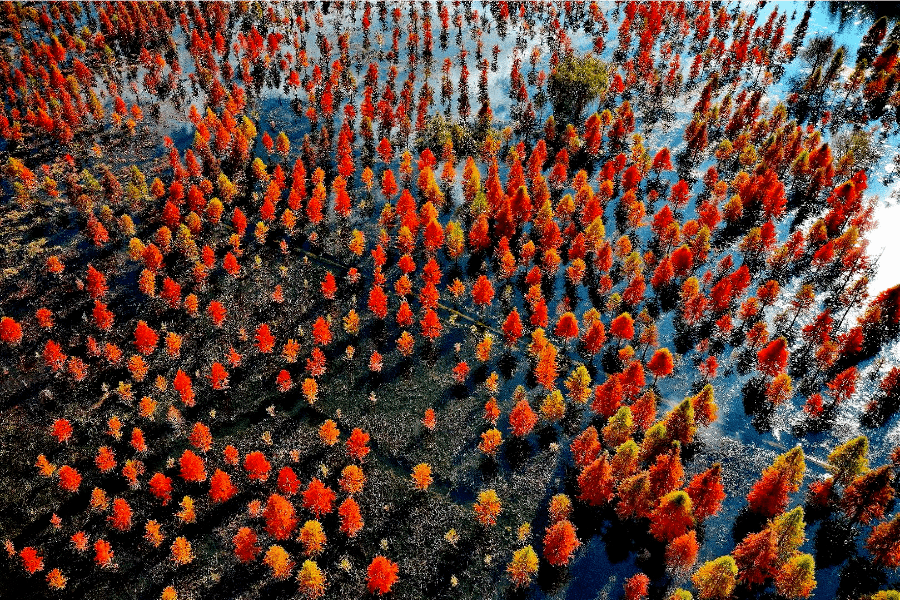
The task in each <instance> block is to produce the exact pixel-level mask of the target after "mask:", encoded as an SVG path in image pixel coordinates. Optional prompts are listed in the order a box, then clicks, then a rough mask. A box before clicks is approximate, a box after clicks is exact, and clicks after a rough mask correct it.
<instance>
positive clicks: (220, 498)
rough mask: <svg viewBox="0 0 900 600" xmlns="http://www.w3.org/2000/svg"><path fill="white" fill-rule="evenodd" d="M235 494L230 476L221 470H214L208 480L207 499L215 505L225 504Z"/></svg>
mask: <svg viewBox="0 0 900 600" xmlns="http://www.w3.org/2000/svg"><path fill="white" fill-rule="evenodd" d="M236 493H237V488H236V487H234V485H232V483H231V476H229V475H228V473H226V472H225V471H223V470H221V469H216V472H215V473H213V476H212V477H211V478H210V480H209V498H210V500H212V501H213V502H215V503H216V504H219V503H222V502H227V501H228V500H230V499H231V498H232V497H234V495H235V494H236Z"/></svg>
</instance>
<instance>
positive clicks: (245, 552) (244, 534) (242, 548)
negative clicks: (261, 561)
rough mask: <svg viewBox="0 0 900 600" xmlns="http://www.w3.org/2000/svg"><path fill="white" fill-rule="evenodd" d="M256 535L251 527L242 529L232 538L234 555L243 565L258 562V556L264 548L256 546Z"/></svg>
mask: <svg viewBox="0 0 900 600" xmlns="http://www.w3.org/2000/svg"><path fill="white" fill-rule="evenodd" d="M256 541H257V538H256V533H255V532H254V531H253V530H252V529H250V528H249V527H241V528H240V529H239V530H238V532H237V534H236V535H235V536H234V537H233V538H232V542H233V543H234V555H235V556H236V557H237V558H238V560H240V561H241V562H242V563H248V562H250V561H252V560H256V555H257V554H259V553H260V552H262V548H260V547H259V546H257V545H256Z"/></svg>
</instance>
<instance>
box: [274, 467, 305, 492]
mask: <svg viewBox="0 0 900 600" xmlns="http://www.w3.org/2000/svg"><path fill="white" fill-rule="evenodd" d="M277 483H278V490H279V491H280V492H281V493H282V494H284V495H285V496H288V497H290V496H293V495H294V494H296V493H297V492H298V491H299V490H300V487H301V486H300V479H298V478H297V475H296V474H295V473H294V470H293V469H292V468H290V467H288V466H284V467H282V468H281V470H280V471H278V481H277Z"/></svg>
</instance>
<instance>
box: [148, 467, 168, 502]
mask: <svg viewBox="0 0 900 600" xmlns="http://www.w3.org/2000/svg"><path fill="white" fill-rule="evenodd" d="M149 485H150V493H151V494H153V495H154V496H156V497H157V498H159V499H160V500H162V503H163V506H165V505H166V504H168V503H169V501H170V500H172V478H171V477H166V476H165V475H163V474H162V473H156V474H154V475H153V477H151V478H150V482H149Z"/></svg>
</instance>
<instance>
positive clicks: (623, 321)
mask: <svg viewBox="0 0 900 600" xmlns="http://www.w3.org/2000/svg"><path fill="white" fill-rule="evenodd" d="M609 333H610V335H612V336H613V337H617V338H619V339H620V340H630V339H632V338H633V337H634V319H632V318H631V315H630V314H628V313H622V314H620V315H619V316H618V317H616V318H615V319H613V320H612V322H611V323H610V324H609Z"/></svg>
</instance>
